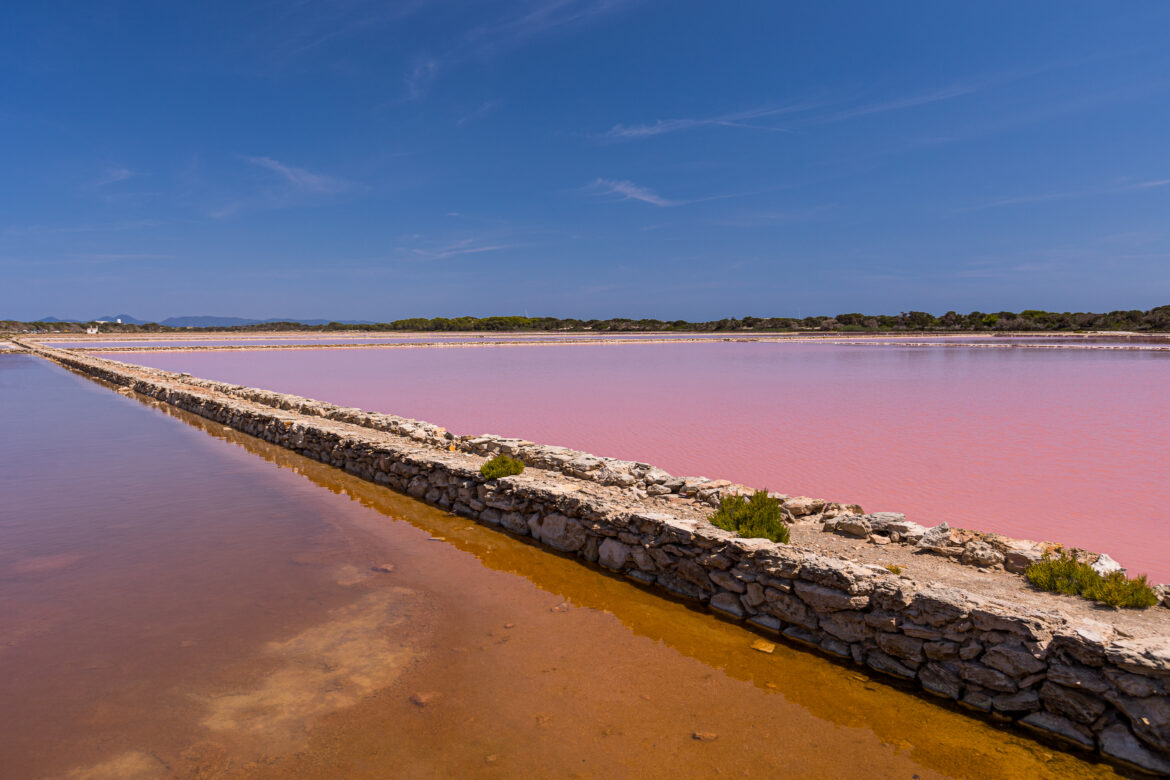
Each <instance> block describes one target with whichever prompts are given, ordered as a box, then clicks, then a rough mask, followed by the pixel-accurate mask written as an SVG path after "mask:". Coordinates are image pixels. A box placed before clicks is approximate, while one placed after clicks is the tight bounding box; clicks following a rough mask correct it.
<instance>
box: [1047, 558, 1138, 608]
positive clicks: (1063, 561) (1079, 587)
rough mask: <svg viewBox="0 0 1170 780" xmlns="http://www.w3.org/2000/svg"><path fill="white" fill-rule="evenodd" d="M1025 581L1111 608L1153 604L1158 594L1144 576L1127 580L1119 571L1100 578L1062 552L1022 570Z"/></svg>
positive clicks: (1090, 569)
mask: <svg viewBox="0 0 1170 780" xmlns="http://www.w3.org/2000/svg"><path fill="white" fill-rule="evenodd" d="M1024 576H1025V577H1027V578H1028V582H1030V583H1032V584H1033V585H1035V586H1036V587H1037V588H1039V589H1040V590H1047V591H1051V592H1053V593H1063V594H1065V595H1066V596H1083V597H1085V598H1087V599H1089V600H1091V601H1099V602H1101V603H1102V604H1108V605H1109V606H1111V607H1131V608H1141V607H1152V606H1154V605H1156V604H1157V603H1158V594H1156V593H1154V589H1153V588H1151V587H1150V586H1149V583H1147V582H1146V575H1144V574H1143V575H1141V576H1140V577H1136V578H1133V579H1130V578H1129V577H1126V576H1125V574H1123V573H1122V572H1119V571H1115V572H1111V573H1110V574H1107V575H1106V576H1104V577H1102V576H1101V575H1100V574H1098V573H1097V572H1095V571H1093V569H1092V567H1091V566H1089V564H1087V563H1083V562H1081V561H1079V560H1077V556H1076V555H1075V554H1073V555H1069V554H1067V553H1063V552H1062V553H1061V554H1060V557H1059V558H1051V557H1046V558H1045V559H1044V560H1042V561H1040V562H1038V563H1034V564H1032V565H1031V566H1029V567H1028V569H1027V571H1025V572H1024Z"/></svg>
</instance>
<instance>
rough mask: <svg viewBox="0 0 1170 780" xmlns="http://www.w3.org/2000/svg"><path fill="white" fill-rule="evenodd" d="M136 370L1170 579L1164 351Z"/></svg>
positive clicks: (438, 352)
mask: <svg viewBox="0 0 1170 780" xmlns="http://www.w3.org/2000/svg"><path fill="white" fill-rule="evenodd" d="M112 357H114V358H115V359H118V356H117V355H113V356H112ZM122 359H124V360H126V361H128V362H134V363H141V364H144V365H150V366H156V367H159V368H165V369H171V370H179V371H188V372H190V373H192V374H194V375H195V376H202V377H208V378H214V379H220V380H225V381H229V382H235V383H239V384H246V385H252V386H257V387H264V388H268V389H272V390H279V391H284V392H291V393H296V394H299V395H305V396H309V397H313V398H319V399H322V400H327V401H332V402H334V403H338V404H342V405H345V406H357V407H361V408H365V409H370V410H376V411H382V412H388V413H393V414H399V415H403V416H406V417H415V418H418V419H423V420H428V421H430V422H434V423H438V424H440V425H445V426H447V427H448V428H450V429H451V430H453V431H455V432H457V433H477V434H478V433H498V434H503V435H508V436H518V437H522V438H526V439H530V440H532V441H538V442H542V443H548V444H560V445H565V446H570V447H575V448H578V449H582V450H585V451H588V452H593V453H596V454H600V455H610V456H615V457H622V458H629V459H633V460H641V461H645V462H648V463H653V464H656V465H659V466H662V467H663V468H665V469H667V470H668V471H671V472H672V473H675V474H684V475H705V476H708V477H712V478H726V479H731V480H734V481H737V482H743V483H745V484H748V485H753V486H759V487H768V488H770V489H773V490H780V491H783V492H786V493H791V494H803V495H811V496H819V497H824V498H829V499H831V500H839V501H846V502H857V503H860V504H862V505H863V506H864V507H865V508H866V509H867V510H870V511H877V510H892V511H903V512H906V513H907V515H909V516H910V518H911V519H913V520H916V521H918V522H920V523H923V524H925V525H933V524H936V523H939V522H942V521H946V522H949V523H950V524H951V525H958V526H963V527H968V528H976V529H981V530H992V531H999V532H1001V533H1005V534H1008V535H1009V536H1014V537H1022V538H1032V539H1051V540H1055V541H1058V542H1062V543H1065V544H1069V545H1076V546H1081V547H1085V548H1087V549H1091V550H1098V551H1102V552H1108V553H1109V554H1110V555H1112V556H1113V557H1114V558H1116V559H1118V560H1120V561H1121V562H1122V563H1123V564H1125V565H1127V566H1129V567H1130V569H1131V570H1132V571H1135V572H1147V573H1149V574H1150V575H1151V576H1152V577H1153V578H1154V579H1155V581H1170V524H1167V523H1166V522H1165V519H1166V517H1165V513H1166V507H1167V506H1170V480H1167V479H1166V478H1165V465H1166V464H1167V463H1170V405H1168V404H1167V403H1166V399H1167V395H1166V392H1167V390H1166V389H1167V388H1168V387H1170V354H1166V353H1161V352H1109V351H1092V350H1077V351H1066V350H1010V349H1009V350H987V349H931V348H923V349H913V348H905V347H877V346H860V345H853V346H851V345H833V344H808V343H793V344H776V343H721V344H667V345H625V346H602V345H598V346H590V345H584V346H582V345H577V346H555V345H554V346H544V347H541V348H539V349H537V348H526V347H500V348H496V349H487V350H481V349H435V350H426V349H418V350H401V351H377V350H375V351H359V352H351V351H305V352H300V351H292V352H267V353H266V352H249V353H241V354H231V353H183V354H167V353H159V354H154V353H149V354H144V353H137V354H127V355H125V356H124V357H123V358H122Z"/></svg>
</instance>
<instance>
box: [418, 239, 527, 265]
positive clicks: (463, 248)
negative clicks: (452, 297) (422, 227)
mask: <svg viewBox="0 0 1170 780" xmlns="http://www.w3.org/2000/svg"><path fill="white" fill-rule="evenodd" d="M517 246H518V244H501V243H489V242H487V241H484V240H483V239H476V238H465V239H461V240H459V241H454V242H450V243H447V244H443V245H440V246H436V247H433V248H429V249H424V248H419V247H412V248H409V249H406V248H399V251H400V252H406V253H408V254H409V255H410V256H412V257H415V258H418V259H420V260H444V259H446V258H448V257H457V256H459V255H478V254H482V253H484V252H500V251H503V250H505V249H514V248H515V247H517Z"/></svg>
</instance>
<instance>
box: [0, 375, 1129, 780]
mask: <svg viewBox="0 0 1170 780" xmlns="http://www.w3.org/2000/svg"><path fill="white" fill-rule="evenodd" d="M0 399H2V400H3V403H2V404H0V430H3V431H4V432H5V434H6V436H5V440H4V446H3V447H2V448H0V494H2V495H3V496H4V499H5V506H4V512H3V514H2V515H0V611H2V613H3V615H4V623H3V627H4V635H3V642H2V643H0V755H2V756H3V757H4V761H3V766H2V768H0V775H3V776H4V777H20V778H27V777H46V776H53V777H61V776H65V777H86V778H105V777H118V778H128V777H130V778H132V777H171V776H173V777H192V776H198V777H336V776H346V777H385V776H388V775H392V776H398V777H433V776H469V775H475V776H479V775H484V776H500V777H510V776H511V777H514V776H550V775H551V776H569V775H572V776H585V777H594V776H606V777H623V776H625V777H643V776H649V775H654V776H660V775H663V774H670V775H677V776H710V775H713V774H717V773H726V774H742V775H748V776H770V777H771V776H779V775H787V776H792V775H799V776H808V777H843V776H861V775H864V776H874V775H877V776H895V777H896V776H902V777H911V776H918V777H933V776H948V775H949V776H966V777H976V776H979V777H985V776H1014V777H1053V778H1055V777H1087V776H1102V775H1108V774H1111V773H1110V771H1109V770H1108V768H1106V767H1103V766H1100V765H1094V764H1089V763H1086V762H1084V761H1081V760H1079V759H1077V758H1075V757H1072V756H1068V755H1065V754H1062V753H1059V752H1056V751H1053V750H1050V749H1048V748H1046V747H1044V746H1041V745H1039V744H1037V743H1034V742H1032V741H1030V740H1028V739H1026V738H1024V737H1021V736H1018V735H1014V734H1008V733H1005V732H1002V731H1000V730H998V729H996V728H993V727H992V726H991V725H989V724H987V723H984V722H982V721H979V720H975V719H972V718H969V717H967V716H965V715H961V714H958V713H955V712H952V711H950V710H948V709H944V708H941V707H939V706H937V705H935V704H934V703H933V701H927V700H925V699H922V698H919V697H917V696H914V695H910V694H908V693H904V692H902V691H900V690H897V689H894V688H891V687H888V686H885V685H882V684H878V683H875V682H874V681H872V680H870V679H869V678H868V677H867V676H866V675H865V674H863V673H861V672H859V671H857V670H854V669H852V668H847V667H844V666H839V665H836V664H832V663H829V662H827V661H824V660H822V659H820V658H818V657H816V656H814V655H811V654H808V653H803V652H799V651H795V650H791V649H789V648H787V647H785V646H783V645H780V646H777V647H776V649H775V651H774V652H773V653H771V654H765V653H762V652H758V651H756V650H753V649H751V643H752V642H753V641H755V640H756V639H757V637H756V636H755V635H753V634H751V633H749V632H747V631H745V630H743V629H741V628H740V627H738V626H733V625H730V624H727V623H723V622H720V621H718V620H716V619H714V618H712V617H711V616H709V615H706V614H703V613H699V612H695V611H693V610H690V609H688V608H686V607H684V606H682V605H680V604H676V603H673V602H670V601H667V600H665V599H662V598H661V597H659V596H657V595H652V594H649V593H647V592H645V591H643V590H641V589H639V588H637V587H635V586H634V585H632V584H630V583H628V582H626V581H624V580H621V579H617V578H614V577H611V576H606V575H604V574H601V573H600V572H597V571H594V570H591V569H590V568H588V567H586V566H583V565H581V564H579V563H577V562H576V561H573V560H569V559H567V558H562V557H559V556H556V555H553V554H550V553H548V552H545V551H543V550H540V549H537V548H536V547H533V546H531V545H528V544H525V543H523V542H521V541H519V540H516V539H512V538H510V537H508V536H505V535H503V534H501V533H499V532H497V531H494V530H490V529H487V528H483V527H481V526H478V525H475V524H472V523H470V522H468V521H466V520H464V519H461V518H457V517H454V516H451V515H447V514H445V513H442V512H439V511H437V510H434V509H431V508H429V507H426V506H423V505H421V504H418V503H416V502H413V501H411V500H410V499H408V498H405V497H403V496H400V495H397V494H394V493H392V492H390V491H388V490H385V489H383V488H379V487H377V486H375V485H372V484H371V483H366V482H362V481H360V480H357V479H355V478H353V477H350V476H348V475H346V474H344V473H342V472H338V471H337V470H335V469H331V468H328V467H325V466H323V465H321V464H317V463H314V462H311V461H308V460H306V459H304V458H301V457H299V456H296V455H294V454H292V453H289V452H287V451H285V450H281V449H279V448H276V447H273V446H271V445H267V444H264V443H263V442H260V441H258V440H255V439H252V438H250V437H247V436H244V435H242V434H239V433H237V432H235V431H231V430H229V429H225V428H223V427H221V426H218V425H216V424H214V423H210V422H207V421H205V420H201V419H199V418H194V417H192V416H190V415H187V414H185V413H182V412H178V411H176V410H173V409H168V408H164V407H157V406H154V405H153V404H147V403H146V402H145V401H139V400H135V399H132V398H127V397H124V396H120V395H117V394H115V393H113V392H111V391H110V390H108V389H106V388H104V387H101V386H99V385H97V384H95V383H91V382H89V381H88V380H84V379H82V378H80V377H77V376H75V375H72V374H69V373H67V372H65V371H63V370H61V369H58V368H56V367H53V366H50V365H49V364H46V363H43V362H40V361H38V360H36V359H34V358H32V357H28V356H5V357H4V358H3V359H0ZM209 434H210V435H209ZM386 564H391V565H392V566H393V569H392V571H390V572H376V571H373V568H374V567H378V566H383V565H386ZM412 696H413V697H415V699H416V700H417V701H419V702H422V703H423V706H419V704H417V703H415V702H412V700H411V698H412ZM694 732H709V733H711V734H714V735H716V737H715V739H714V740H713V741H697V740H695V739H693V738H692V734H693V733H694Z"/></svg>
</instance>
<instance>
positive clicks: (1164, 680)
mask: <svg viewBox="0 0 1170 780" xmlns="http://www.w3.org/2000/svg"><path fill="white" fill-rule="evenodd" d="M29 349H30V351H33V352H35V353H37V354H40V355H42V356H44V357H47V358H49V359H51V360H54V361H56V362H58V363H60V364H62V365H64V366H66V367H68V368H71V369H73V370H76V371H79V372H82V373H84V374H87V375H90V376H93V377H96V378H99V379H102V380H105V381H107V382H110V383H112V384H115V385H119V386H122V387H127V388H130V389H132V390H133V391H135V392H138V393H141V394H144V395H147V396H151V397H153V398H155V399H157V400H158V401H160V402H163V403H168V404H172V405H174V406H176V407H178V408H181V409H184V410H186V411H189V412H192V413H194V414H198V415H200V416H203V417H205V418H208V419H211V420H214V421H216V422H219V423H222V424H224V425H228V426H230V427H232V428H235V429H237V430H240V431H243V432H245V433H248V434H250V435H253V436H256V437H258V438H261V439H264V440H266V441H269V442H272V443H274V444H278V445H280V446H283V447H286V448H289V449H291V450H295V451H296V452H298V453H301V454H302V455H305V456H307V457H310V458H313V459H315V460H318V461H321V462H324V463H328V464H331V465H333V466H336V467H337V468H341V469H344V470H345V471H347V472H349V473H351V474H354V475H357V476H359V477H362V478H365V479H368V480H371V481H373V482H376V483H379V484H382V485H386V486H387V487H390V488H392V489H394V490H398V491H401V492H404V493H407V494H409V495H411V496H413V497H415V498H417V499H419V500H422V501H425V502H427V503H429V504H432V505H435V506H438V507H442V508H444V509H447V510H449V511H452V512H454V513H457V514H460V515H463V516H465V517H468V518H472V519H475V520H477V521H479V522H481V523H484V524H487V525H493V526H498V527H500V528H502V529H504V530H507V531H509V532H511V533H513V534H517V535H520V536H527V537H531V538H532V539H534V540H535V541H537V542H539V543H541V544H543V545H546V546H548V547H551V548H553V549H554V550H557V551H559V552H561V553H565V554H569V555H574V556H577V557H580V558H582V559H584V560H586V561H589V562H593V563H596V564H598V565H600V566H602V567H605V568H606V569H609V570H611V571H614V572H618V573H620V574H623V575H625V576H627V577H629V578H631V579H633V580H636V581H638V582H640V583H643V584H645V585H647V586H652V587H655V588H660V589H662V590H664V591H667V592H669V593H671V594H674V595H676V596H680V597H683V598H687V599H693V600H695V601H699V602H702V603H704V604H706V605H707V606H708V607H709V608H710V609H712V610H714V611H715V612H717V613H720V614H722V615H724V616H726V617H728V618H732V619H735V620H743V621H746V622H747V623H749V624H751V625H752V626H754V627H755V628H756V629H757V630H759V631H762V632H766V633H770V634H773V635H776V636H779V637H783V638H785V639H787V640H789V641H791V642H795V643H799V644H802V645H806V646H809V647H813V648H816V649H818V650H819V651H821V652H824V653H827V654H830V655H832V656H837V657H840V658H842V659H848V660H849V661H851V662H855V663H858V664H862V665H865V666H867V667H869V668H871V669H873V670H876V671H877V672H879V673H882V674H885V675H889V676H892V677H895V678H900V679H903V680H906V681H908V682H911V683H913V684H914V685H917V686H919V687H920V688H922V689H924V690H925V691H928V692H929V693H931V694H934V695H936V696H939V697H942V698H944V699H947V700H953V701H955V702H958V703H960V704H961V705H963V706H965V707H968V708H970V709H973V710H977V711H982V712H984V713H989V714H991V715H992V716H994V717H996V718H999V719H1002V720H1010V721H1013V722H1015V723H1017V724H1019V725H1020V726H1022V727H1025V728H1028V729H1031V730H1034V731H1036V732H1039V733H1041V734H1043V735H1046V736H1047V737H1051V738H1056V739H1059V740H1062V741H1063V742H1065V743H1068V744H1069V745H1073V746H1077V747H1080V748H1084V749H1086V750H1090V751H1097V752H1099V753H1100V754H1101V755H1103V756H1106V757H1107V758H1109V759H1112V760H1114V761H1116V762H1119V763H1122V764H1125V765H1127V766H1130V767H1134V768H1138V769H1141V770H1144V771H1146V772H1152V773H1162V774H1170V637H1166V636H1152V637H1151V636H1145V637H1132V636H1127V635H1123V634H1122V633H1120V632H1118V631H1115V630H1114V629H1113V628H1112V627H1110V626H1109V625H1107V624H1105V623H1102V622H1096V621H1090V620H1084V619H1072V618H1069V617H1068V616H1066V615H1064V614H1062V613H1061V612H1060V611H1059V610H1057V609H1055V608H1054V609H1051V610H1034V609H1028V608H1026V607H1024V606H1022V605H1020V604H1016V603H1011V602H1007V601H1002V600H996V599H992V598H988V597H985V596H981V595H980V594H978V593H974V592H970V591H964V590H959V589H956V588H950V587H943V586H940V585H935V584H930V583H920V582H915V581H913V580H910V579H909V578H907V577H904V576H903V577H900V576H896V575H894V574H892V573H890V572H888V571H886V570H884V569H881V568H878V567H875V566H863V565H859V564H856V563H852V562H849V561H844V560H839V559H835V558H831V557H828V556H824V555H820V554H816V553H813V552H810V551H805V550H801V549H799V548H796V547H792V546H788V545H781V544H775V543H772V542H769V541H767V540H763V539H741V538H738V537H736V536H734V535H733V534H731V533H729V532H727V531H723V530H721V529H719V528H716V527H714V526H712V525H711V524H710V523H708V522H707V521H706V519H705V517H706V515H707V514H709V512H710V509H709V507H707V508H706V509H704V508H703V506H704V502H705V501H706V500H707V498H706V497H704V498H703V499H701V500H698V501H696V500H675V501H665V502H663V501H660V500H657V499H651V500H644V499H642V498H639V497H638V496H637V495H636V493H635V491H632V490H631V488H633V485H625V486H623V485H622V484H621V483H620V482H618V483H616V484H612V481H611V480H608V479H606V480H597V481H594V480H589V479H580V478H566V470H568V471H580V472H581V473H584V474H591V473H593V472H595V471H599V470H601V469H603V468H605V469H609V468H610V466H609V465H608V464H602V465H597V466H595V467H594V466H593V465H592V464H590V468H583V465H584V464H580V463H577V464H576V465H573V464H574V462H575V461H577V460H579V459H577V458H573V459H572V460H570V461H569V462H567V463H564V464H561V463H560V462H559V461H557V460H555V459H550V460H549V461H548V462H549V463H550V464H551V465H552V466H553V467H552V468H542V467H534V468H531V469H529V470H526V471H525V472H524V473H523V474H521V475H518V476H514V477H507V478H504V479H499V480H495V481H491V482H489V481H485V480H484V479H483V477H482V476H481V475H480V474H479V466H480V465H482V463H483V462H484V460H485V456H486V455H488V454H489V453H492V452H495V451H508V450H507V449H506V448H507V447H513V452H516V451H517V445H514V444H513V443H511V442H510V441H509V440H503V439H499V438H491V437H480V438H478V439H474V440H470V441H461V440H459V439H458V438H457V437H453V436H452V435H451V434H450V433H448V432H446V431H444V430H443V429H441V428H438V427H437V426H431V425H429V424H426V423H419V422H417V421H404V420H403V418H392V417H390V416H387V415H368V414H366V413H364V412H361V411H360V410H345V409H340V408H338V407H331V408H328V409H326V408H325V405H321V406H316V402H309V401H307V399H300V398H296V397H294V396H284V395H281V394H277V393H270V392H267V391H261V390H252V389H247V388H239V387H237V386H226V385H220V384H219V383H214V382H206V381H204V380H198V379H195V378H193V377H188V376H185V375H175V374H167V373H166V372H157V371H154V370H149V369H140V368H139V367H134V366H127V365H123V364H118V363H113V362H112V361H106V360H101V359H98V358H92V357H87V356H82V355H77V354H76V353H69V352H65V351H61V350H52V349H47V348H44V347H40V346H36V345H29ZM228 389H230V392H229V390H228ZM355 420H356V421H357V422H355ZM460 444H463V445H464V446H459V445H460ZM520 451H525V450H524V449H523V448H520ZM529 452H530V451H529ZM534 459H535V456H534ZM643 465H644V464H635V465H634V466H633V467H631V468H630V469H629V471H628V472H627V473H629V474H630V475H631V476H633V477H634V478H635V479H637V480H640V481H641V484H642V485H645V486H648V485H655V484H660V483H659V482H658V481H657V480H658V477H657V475H652V471H651V467H648V466H647V467H646V469H645V470H643V469H642V466H643ZM614 471H615V473H621V472H619V471H618V470H616V469H615V470H614ZM639 472H643V473H639ZM647 476H650V481H649V482H648V481H647ZM672 487H673V485H672ZM643 492H645V491H644V490H643ZM701 493H702V491H701V490H697V491H696V493H695V498H699V496H700V495H701ZM672 495H681V493H679V494H675V493H672ZM660 506H664V507H666V508H667V509H668V510H669V511H656V507H660ZM871 530H872V529H871Z"/></svg>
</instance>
